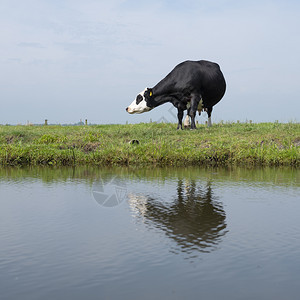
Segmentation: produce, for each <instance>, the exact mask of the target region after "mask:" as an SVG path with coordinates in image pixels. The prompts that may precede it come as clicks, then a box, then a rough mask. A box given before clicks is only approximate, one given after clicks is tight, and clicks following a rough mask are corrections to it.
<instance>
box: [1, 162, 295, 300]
mask: <svg viewBox="0 0 300 300" xmlns="http://www.w3.org/2000/svg"><path fill="white" fill-rule="evenodd" d="M299 212H300V171H299V170H295V169H284V168H274V169H270V168H264V169H240V168H232V169H214V168H213V169H210V168H206V169H205V168H180V169H174V168H171V169H170V168H168V169H159V168H149V169H127V168H116V169H114V168H109V169H106V168H104V169H102V168H99V169H96V168H75V169H72V168H58V169H54V168H52V169H51V168H32V169H18V168H13V169H4V168H2V169H0V299H1V300H8V299H13V300H16V299H22V300H25V299H28V300H35V299H43V300H47V299H51V300H52V299H56V300H57V299H72V300H75V299H85V300H89V299H122V300H123V299H130V300H132V299H205V300H209V299H231V300H234V299H239V300H240V299H260V300H261V299H272V300H275V299H280V300H282V299H285V300H289V299H299V294H300V287H299V278H300V217H299Z"/></svg>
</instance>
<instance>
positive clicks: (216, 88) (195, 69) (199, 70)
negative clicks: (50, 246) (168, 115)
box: [144, 60, 226, 129]
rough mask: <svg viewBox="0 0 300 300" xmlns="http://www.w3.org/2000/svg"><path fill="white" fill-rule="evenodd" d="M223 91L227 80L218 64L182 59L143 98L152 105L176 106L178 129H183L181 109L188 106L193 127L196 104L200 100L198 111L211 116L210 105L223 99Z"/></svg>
mask: <svg viewBox="0 0 300 300" xmlns="http://www.w3.org/2000/svg"><path fill="white" fill-rule="evenodd" d="M225 90H226V82H225V79H224V76H223V74H222V72H221V70H220V67H219V65H218V64H216V63H213V62H209V61H205V60H200V61H185V62H183V63H181V64H179V65H177V66H176V67H175V68H174V69H173V70H172V71H171V72H170V73H169V74H168V75H167V76H166V77H165V78H164V79H162V80H161V81H160V82H159V83H158V84H157V85H155V86H154V87H153V88H148V89H147V90H146V91H145V93H144V97H145V101H146V102H147V106H148V107H151V108H154V107H156V106H159V105H161V104H163V103H166V102H171V103H172V104H173V105H174V106H175V107H176V108H177V109H178V127H177V128H178V129H179V128H182V118H183V111H184V110H186V109H188V114H189V116H190V117H191V120H192V122H191V128H192V129H194V128H196V125H195V115H196V111H197V110H199V108H198V105H199V103H202V107H201V109H200V110H199V113H200V111H201V110H202V108H203V109H205V110H206V111H207V113H208V117H209V118H210V116H211V112H212V107H213V106H214V105H215V104H217V103H218V102H219V101H220V100H221V99H222V97H223V96H224V93H225ZM201 100H202V102H200V101H201ZM188 104H189V105H188Z"/></svg>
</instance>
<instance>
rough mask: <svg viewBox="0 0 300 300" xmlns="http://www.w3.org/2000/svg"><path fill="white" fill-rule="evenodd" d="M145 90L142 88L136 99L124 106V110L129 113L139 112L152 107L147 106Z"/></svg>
mask: <svg viewBox="0 0 300 300" xmlns="http://www.w3.org/2000/svg"><path fill="white" fill-rule="evenodd" d="M146 90H147V88H146V89H144V90H143V91H142V92H140V93H139V94H138V95H137V96H136V99H135V100H134V101H133V102H132V103H131V104H130V105H129V106H128V107H127V108H126V111H127V112H128V113H130V114H141V113H144V112H146V111H150V110H151V109H152V108H153V107H149V106H147V102H146V100H145V96H144V94H145V91H146Z"/></svg>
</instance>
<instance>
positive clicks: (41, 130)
mask: <svg viewBox="0 0 300 300" xmlns="http://www.w3.org/2000/svg"><path fill="white" fill-rule="evenodd" d="M132 140H138V141H139V143H138V144H137V143H130V142H131V141H132ZM0 164H1V165H84V164H91V165H156V166H165V165H175V166H183V165H207V164H209V165H247V166H248V165H249V166H274V165H276V166H277V165H278V166H295V167H299V166H300V124H297V123H287V124H281V123H260V124H249V123H248V124H246V123H230V124H214V125H213V127H212V128H207V127H206V126H204V125H198V129H197V130H194V131H191V130H182V131H181V130H179V131H177V130H176V125H175V124H156V123H150V124H136V125H97V126H0Z"/></svg>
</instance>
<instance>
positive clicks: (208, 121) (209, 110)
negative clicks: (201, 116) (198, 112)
mask: <svg viewBox="0 0 300 300" xmlns="http://www.w3.org/2000/svg"><path fill="white" fill-rule="evenodd" d="M212 110H213V108H212V107H208V108H207V116H208V120H207V126H208V127H211V112H212Z"/></svg>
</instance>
